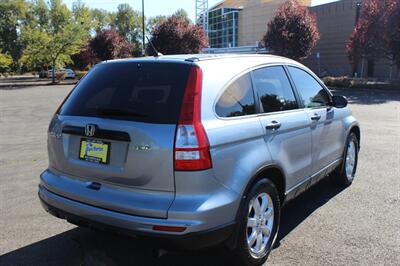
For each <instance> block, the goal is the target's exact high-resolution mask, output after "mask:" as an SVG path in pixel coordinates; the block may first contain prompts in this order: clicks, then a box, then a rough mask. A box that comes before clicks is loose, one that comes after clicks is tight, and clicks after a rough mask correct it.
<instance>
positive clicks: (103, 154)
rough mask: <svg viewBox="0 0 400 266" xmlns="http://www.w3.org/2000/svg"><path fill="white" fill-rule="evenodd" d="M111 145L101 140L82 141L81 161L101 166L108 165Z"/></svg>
mask: <svg viewBox="0 0 400 266" xmlns="http://www.w3.org/2000/svg"><path fill="white" fill-rule="evenodd" d="M110 148H111V143H109V142H104V141H100V140H91V139H81V147H80V151H79V159H81V160H84V161H88V162H92V163H99V164H108V163H109V159H110V158H109V157H110Z"/></svg>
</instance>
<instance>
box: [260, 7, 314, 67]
mask: <svg viewBox="0 0 400 266" xmlns="http://www.w3.org/2000/svg"><path fill="white" fill-rule="evenodd" d="M319 37H320V35H319V30H318V27H317V23H316V17H315V14H313V13H312V12H310V11H309V10H308V8H307V7H305V6H301V5H300V4H299V2H298V1H297V0H288V1H286V2H285V3H283V4H282V5H281V6H280V7H279V8H278V10H277V12H276V15H275V17H274V18H273V19H272V21H270V22H269V23H268V31H267V33H266V35H265V36H264V43H265V46H266V47H268V48H269V49H270V50H271V51H272V52H273V53H275V54H277V55H282V56H286V57H289V58H292V59H294V60H301V59H304V58H306V57H307V56H309V55H310V54H311V50H312V49H313V48H314V47H315V45H316V43H317V41H318V40H319Z"/></svg>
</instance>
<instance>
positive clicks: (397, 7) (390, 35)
mask: <svg viewBox="0 0 400 266" xmlns="http://www.w3.org/2000/svg"><path fill="white" fill-rule="evenodd" d="M386 10H387V12H388V14H387V16H385V17H386V18H387V24H386V27H385V28H386V30H387V35H386V39H387V45H388V50H389V52H390V55H391V57H392V58H391V59H393V60H394V62H395V63H396V64H397V67H398V69H400V2H399V1H398V0H389V1H388V8H387V9H386Z"/></svg>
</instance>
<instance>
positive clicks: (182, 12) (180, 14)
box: [172, 8, 192, 23]
mask: <svg viewBox="0 0 400 266" xmlns="http://www.w3.org/2000/svg"><path fill="white" fill-rule="evenodd" d="M172 15H173V16H178V17H182V18H184V19H185V20H186V21H187V22H189V23H190V22H192V21H191V20H190V18H189V14H188V12H186V10H185V9H183V8H180V9H178V10H176V11H175V13H174V14H172Z"/></svg>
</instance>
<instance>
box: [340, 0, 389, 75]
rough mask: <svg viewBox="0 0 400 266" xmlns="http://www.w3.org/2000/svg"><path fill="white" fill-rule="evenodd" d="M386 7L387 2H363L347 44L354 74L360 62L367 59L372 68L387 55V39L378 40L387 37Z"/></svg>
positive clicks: (367, 0)
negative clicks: (376, 61) (385, 30)
mask: <svg viewBox="0 0 400 266" xmlns="http://www.w3.org/2000/svg"><path fill="white" fill-rule="evenodd" d="M385 5H386V3H385V1H381V0H365V1H363V2H361V12H360V17H359V19H358V22H357V24H356V26H355V28H354V30H353V32H352V34H351V36H350V39H349V41H348V43H347V52H348V54H349V59H350V61H351V63H352V65H353V72H355V71H356V70H357V67H358V64H359V62H360V60H364V58H366V59H367V60H368V61H369V62H371V66H372V65H373V62H374V60H378V59H379V58H380V57H382V56H383V55H384V54H385V53H386V51H385V47H387V45H386V43H385V38H377V36H384V35H385V32H384V29H385V21H384V17H385ZM362 72H363V71H362ZM371 72H373V68H372V70H371ZM362 74H363V73H361V75H362Z"/></svg>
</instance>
